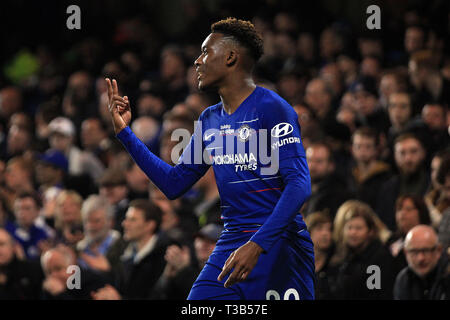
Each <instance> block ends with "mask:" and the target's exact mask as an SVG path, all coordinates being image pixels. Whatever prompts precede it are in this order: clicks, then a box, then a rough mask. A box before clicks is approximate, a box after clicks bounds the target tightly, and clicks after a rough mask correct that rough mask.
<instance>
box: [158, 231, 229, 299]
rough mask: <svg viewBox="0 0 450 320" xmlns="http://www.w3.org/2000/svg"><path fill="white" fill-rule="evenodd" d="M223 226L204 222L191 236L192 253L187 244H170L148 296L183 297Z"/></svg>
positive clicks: (211, 249) (160, 297) (207, 256)
mask: <svg viewBox="0 0 450 320" xmlns="http://www.w3.org/2000/svg"><path fill="white" fill-rule="evenodd" d="M222 230H223V227H222V226H219V225H217V224H212V223H211V224H207V225H206V226H204V227H203V228H201V229H200V231H199V232H198V233H197V234H196V236H195V239H194V248H195V257H191V252H190V249H189V247H188V246H186V245H183V246H178V245H175V244H174V245H171V246H169V247H168V248H167V250H166V254H165V256H164V258H165V260H166V267H165V268H164V272H163V274H162V275H161V277H160V278H159V280H158V282H157V283H156V285H155V288H154V290H153V293H152V296H151V299H156V300H166V299H174V300H185V299H186V298H187V296H188V294H189V292H190V290H191V287H192V284H193V283H194V281H195V279H197V276H198V274H199V273H200V271H201V270H202V268H203V266H204V265H205V263H206V261H208V258H209V256H210V255H211V253H212V252H213V250H214V248H215V247H216V242H217V240H219V237H220V234H221V233H222Z"/></svg>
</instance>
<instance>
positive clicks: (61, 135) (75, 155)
mask: <svg viewBox="0 0 450 320" xmlns="http://www.w3.org/2000/svg"><path fill="white" fill-rule="evenodd" d="M48 127H49V130H50V137H49V143H50V147H51V148H53V149H55V150H58V151H59V152H62V153H63V154H64V155H65V156H66V157H67V161H68V162H69V167H68V170H67V172H68V173H69V174H70V175H73V176H80V175H83V174H85V175H88V176H89V177H90V179H91V180H92V181H93V182H96V181H97V179H98V178H99V177H100V176H101V174H102V172H103V170H104V167H103V164H102V163H101V162H100V160H99V159H98V158H96V157H95V156H94V155H93V154H92V153H88V152H87V151H83V150H81V149H80V148H78V147H77V146H76V145H75V138H76V130H75V126H74V124H73V122H72V121H71V120H70V119H68V118H64V117H57V118H55V119H53V120H52V121H51V122H50V123H49V125H48Z"/></svg>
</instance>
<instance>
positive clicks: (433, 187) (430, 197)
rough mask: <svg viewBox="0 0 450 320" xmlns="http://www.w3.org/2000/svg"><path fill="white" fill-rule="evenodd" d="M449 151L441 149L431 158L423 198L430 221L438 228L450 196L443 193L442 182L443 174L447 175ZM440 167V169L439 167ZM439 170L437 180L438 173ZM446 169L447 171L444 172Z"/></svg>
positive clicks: (443, 180)
mask: <svg viewBox="0 0 450 320" xmlns="http://www.w3.org/2000/svg"><path fill="white" fill-rule="evenodd" d="M449 162H450V151H449V150H441V151H439V152H438V153H436V154H435V155H434V156H433V158H432V160H431V176H430V180H431V181H430V189H429V190H428V192H427V193H426V195H425V197H424V199H425V203H426V204H427V207H428V210H429V211H430V216H431V221H432V224H433V227H434V228H438V227H439V224H440V222H441V219H442V216H443V212H444V211H445V210H446V209H447V208H449V207H450V196H449V195H447V196H446V193H445V190H444V186H443V185H442V184H443V183H444V184H445V176H446V175H449V173H448V172H449V171H450V168H449V165H448V163H449ZM441 167H442V169H441ZM439 171H441V174H440V178H439V181H438V173H439ZM445 171H447V173H445Z"/></svg>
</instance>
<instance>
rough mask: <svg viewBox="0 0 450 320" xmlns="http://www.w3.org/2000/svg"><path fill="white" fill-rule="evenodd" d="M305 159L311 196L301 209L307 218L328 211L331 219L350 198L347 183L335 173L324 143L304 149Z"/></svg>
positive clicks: (331, 157)
mask: <svg viewBox="0 0 450 320" xmlns="http://www.w3.org/2000/svg"><path fill="white" fill-rule="evenodd" d="M306 159H307V162H308V166H309V173H310V175H311V190H312V194H311V197H310V198H309V200H308V201H307V202H306V203H305V205H304V206H303V208H302V213H303V214H304V215H305V216H307V215H308V214H310V213H312V212H315V211H323V210H328V212H329V214H330V217H331V218H332V219H333V218H334V216H335V215H336V211H337V209H338V208H339V206H340V205H341V204H342V203H343V202H344V201H346V200H348V199H350V198H351V197H352V193H351V192H350V190H349V188H348V186H347V183H346V182H345V181H344V179H342V178H341V177H340V176H338V175H337V174H336V172H335V165H334V161H333V156H332V153H331V150H330V148H329V147H328V146H327V145H326V144H324V143H314V144H312V145H311V146H310V147H309V148H308V149H306Z"/></svg>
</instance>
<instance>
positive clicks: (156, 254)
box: [93, 199, 170, 300]
mask: <svg viewBox="0 0 450 320" xmlns="http://www.w3.org/2000/svg"><path fill="white" fill-rule="evenodd" d="M161 216H162V213H161V210H160V209H159V208H158V207H156V206H154V205H153V204H151V203H150V202H149V201H148V200H145V199H136V200H133V201H132V202H131V203H130V206H129V209H128V211H127V214H126V218H125V220H124V221H123V228H124V239H125V240H126V241H129V245H128V246H127V247H126V249H125V251H124V253H123V255H122V257H121V266H122V274H121V278H120V283H119V284H118V286H117V288H115V287H113V286H105V287H103V288H101V289H100V290H97V291H96V292H95V293H93V297H94V299H96V300H106V299H114V300H117V299H127V300H134V299H148V298H149V297H150V296H151V294H152V291H153V288H154V286H155V284H156V282H157V281H158V279H159V277H160V276H161V274H162V273H163V271H164V268H165V265H166V261H165V259H164V254H165V252H166V250H167V247H168V245H169V244H170V243H169V241H168V238H167V237H166V236H165V235H164V233H162V232H159V228H160V224H161Z"/></svg>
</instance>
